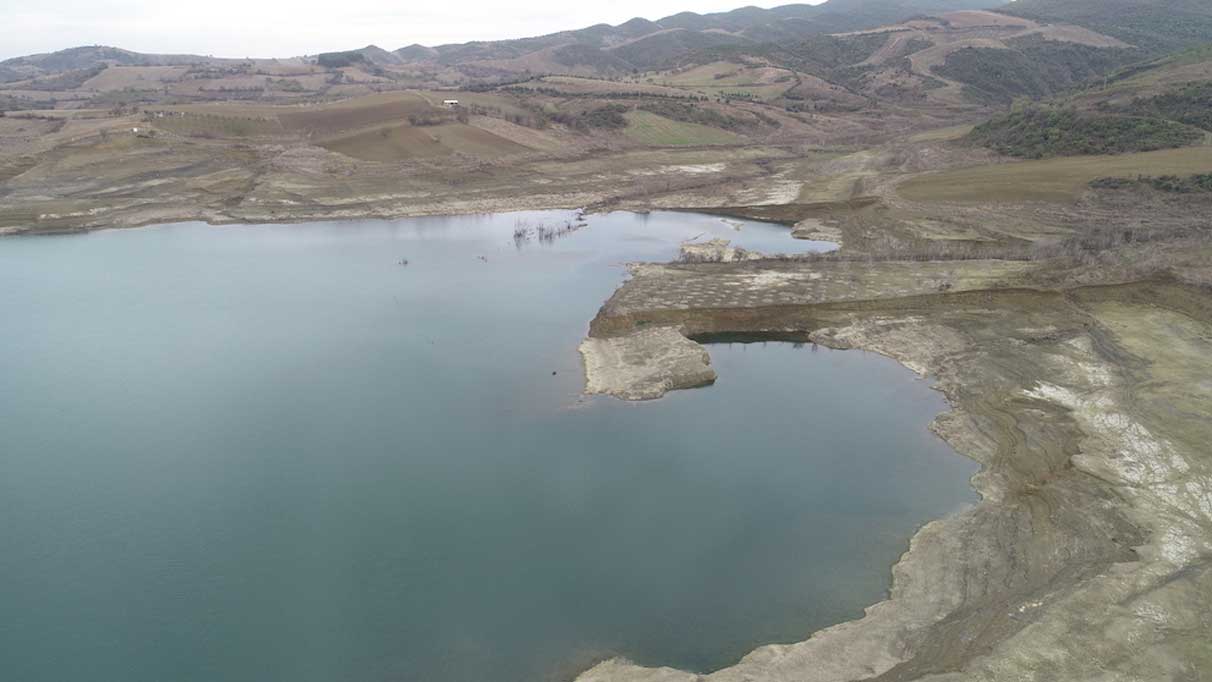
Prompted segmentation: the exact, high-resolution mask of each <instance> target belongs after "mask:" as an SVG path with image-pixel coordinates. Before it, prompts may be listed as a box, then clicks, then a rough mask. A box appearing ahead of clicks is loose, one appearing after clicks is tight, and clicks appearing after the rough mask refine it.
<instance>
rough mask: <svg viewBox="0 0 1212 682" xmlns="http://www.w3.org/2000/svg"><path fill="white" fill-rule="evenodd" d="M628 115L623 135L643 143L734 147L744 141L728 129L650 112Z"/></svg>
mask: <svg viewBox="0 0 1212 682" xmlns="http://www.w3.org/2000/svg"><path fill="white" fill-rule="evenodd" d="M625 116H626V118H627V128H626V129H624V130H623V134H624V135H626V136H627V137H628V138H630V139H632V140H634V141H636V142H639V143H641V144H647V145H653V146H657V147H673V146H692V145H710V144H733V143H736V142H740V141H741V140H742V139H744V138H742V137H741V136H740V135H737V134H735V133H731V132H728V131H727V130H720V129H719V128H712V127H710V126H705V125H699V124H697V123H683V122H681V121H674V120H671V119H668V118H665V117H664V116H657V115H656V114H653V113H651V112H647V111H630V112H628V113H627V114H626V115H625Z"/></svg>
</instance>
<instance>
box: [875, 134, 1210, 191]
mask: <svg viewBox="0 0 1212 682" xmlns="http://www.w3.org/2000/svg"><path fill="white" fill-rule="evenodd" d="M1209 172H1212V147H1210V146H1199V147H1185V148H1182V149H1166V150H1161V151H1153V152H1141V153H1139V154H1121V155H1119V156H1075V157H1068V158H1056V159H1047V160H1043V161H1023V162H1019V163H1003V164H992V165H988V166H977V167H976V168H962V169H957V170H953V171H945V172H942V173H933V174H928V175H919V176H917V177H914V178H911V179H909V180H908V181H906V182H904V183H902V184H901V185H900V186H899V187H898V188H897V191H898V193H899V194H900V195H901V196H902V197H904V198H906V199H910V200H913V201H954V202H965V203H982V202H999V201H1061V202H1066V201H1073V200H1075V199H1076V198H1077V197H1078V196H1079V195H1080V194H1081V193H1082V192H1083V191H1085V189H1086V187H1087V186H1088V184H1089V183H1090V181H1091V180H1094V179H1097V178H1103V177H1108V176H1133V177H1134V176H1136V175H1138V174H1145V175H1193V174H1196V173H1209Z"/></svg>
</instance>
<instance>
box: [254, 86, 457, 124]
mask: <svg viewBox="0 0 1212 682" xmlns="http://www.w3.org/2000/svg"><path fill="white" fill-rule="evenodd" d="M441 111H443V110H442V109H440V108H438V107H434V106H433V105H432V104H430V103H429V102H428V101H427V100H426V99H425V98H424V97H422V96H420V95H418V94H416V93H411V92H397V93H383V94H376V95H368V96H366V97H356V98H354V99H350V100H345V101H342V102H337V103H335V104H322V105H318V106H309V107H289V108H286V109H284V110H281V111H280V113H279V114H278V119H279V120H280V121H282V125H283V126H284V127H285V128H286V129H287V130H289V131H292V132H306V133H310V134H315V135H325V134H332V133H337V132H342V131H346V130H355V129H357V128H365V127H367V126H373V125H378V124H383V123H392V122H400V121H403V120H406V119H407V118H408V117H409V116H410V115H416V114H432V113H435V112H441Z"/></svg>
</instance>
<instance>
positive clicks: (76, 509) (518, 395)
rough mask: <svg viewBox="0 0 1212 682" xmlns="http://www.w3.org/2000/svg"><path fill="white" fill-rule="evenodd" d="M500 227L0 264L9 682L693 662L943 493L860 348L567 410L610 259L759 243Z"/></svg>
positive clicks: (680, 231) (909, 402)
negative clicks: (664, 393)
mask: <svg viewBox="0 0 1212 682" xmlns="http://www.w3.org/2000/svg"><path fill="white" fill-rule="evenodd" d="M558 215H563V214H543V215H540V214H532V215H529V216H525V218H526V219H529V220H531V221H532V222H535V223H537V222H539V221H540V220H549V221H550V220H553V219H554V217H555V216H558ZM516 220H518V217H517V216H513V215H501V216H491V217H463V218H434V219H421V220H407V221H399V222H365V223H341V224H310V225H299V226H259V227H207V226H202V225H194V224H190V225H175V226H167V227H158V228H154V229H142V230H127V231H112V232H101V233H95V234H89V235H80V236H71V237H45V238H21V239H6V240H2V241H0V613H3V614H4V615H3V618H2V619H0V678H3V679H5V680H15V681H16V680H19V681H21V682H52V681H53V682H66V681H75V680H98V681H100V680H104V681H115V682H163V681H168V680H171V681H174V682H194V681H197V682H203V681H205V682H215V681H218V680H223V681H243V680H248V681H257V682H267V681H278V680H281V681H283V682H287V681H289V682H335V681H349V682H370V681H379V680H410V681H411V680H421V681H425V682H478V681H481V680H483V681H489V680H491V681H493V682H520V681H523V680H525V681H530V680H546V679H560V678H561V676H562V677H565V678H567V677H571V676H572V675H573V674H575V673H576V672H577V671H579V670H580V669H582V668H584V667H586V666H588V665H590V664H591V663H592V662H594V661H595V660H597V659H599V658H601V657H605V656H608V655H613V654H622V655H626V656H628V657H631V658H633V659H636V660H638V661H641V662H644V663H648V664H663V665H675V666H682V667H687V668H692V669H696V670H701V671H705V670H710V669H715V668H718V667H721V666H724V665H727V664H729V663H731V662H734V661H735V660H737V659H738V658H739V657H740V656H742V655H743V654H744V653H746V652H747V651H748V650H750V649H752V648H753V647H754V646H757V645H760V644H763V643H769V642H777V641H796V640H799V639H803V638H804V637H805V636H807V635H808V634H809V633H811V632H812V631H813V630H815V629H817V628H819V627H822V626H826V625H829V624H832V623H836V622H840V621H843V620H848V619H851V618H853V617H856V616H858V615H860V614H861V608H862V607H863V606H865V605H867V604H870V603H872V602H875V601H877V600H879V599H881V598H882V597H883V596H884V594H885V591H886V589H887V583H888V580H889V566H890V565H891V564H892V563H893V562H894V561H895V560H896V559H897V557H898V556H899V555H900V554H901V553H902V552H903V551H904V549H905V547H906V543H907V540H908V538H909V537H910V535H911V534H912V533H913V532H914V530H915V529H916V528H917V527H918V526H919V525H920V524H922V523H923V522H925V521H927V520H929V519H931V518H934V517H938V516H940V515H943V514H945V513H947V512H949V511H952V510H954V509H955V508H956V507H957V506H960V505H962V504H964V503H966V502H967V501H969V499H970V497H971V493H970V491H969V488H968V485H967V479H968V477H969V476H970V475H971V474H972V473H973V471H974V465H973V464H972V463H970V462H968V461H967V460H965V459H962V458H961V457H959V456H957V455H955V454H954V453H951V452H950V451H949V450H948V449H947V448H946V447H945V446H944V445H943V444H942V443H941V442H939V441H938V440H937V439H935V438H934V437H933V436H932V435H931V434H930V433H929V432H928V431H927V429H926V426H927V424H928V422H929V421H930V419H931V418H932V417H933V416H934V415H935V414H937V413H938V412H940V411H941V410H943V409H944V404H943V402H942V400H941V398H940V397H939V396H938V395H937V394H935V393H934V392H932V391H930V390H929V388H928V386H927V385H926V384H925V383H923V382H921V381H919V380H917V379H916V378H915V377H914V376H912V375H911V374H910V373H909V372H907V371H905V370H904V369H902V368H900V367H898V366H897V365H895V364H894V363H892V362H890V361H888V360H886V359H883V358H879V357H876V356H871V355H864V354H860V353H838V352H828V351H824V350H821V351H818V352H813V351H812V350H811V349H810V348H795V347H792V346H791V345H788V344H778V343H771V344H765V345H713V346H712V347H711V353H712V357H713V360H714V362H715V364H716V365H717V367H718V370H719V372H720V376H721V379H720V381H719V383H718V384H717V385H716V386H715V387H713V388H709V389H703V390H698V391H691V392H682V393H677V394H673V395H671V396H669V397H668V398H667V399H665V400H663V401H659V402H656V403H646V404H641V405H631V404H624V403H620V402H616V401H612V400H609V399H600V400H591V401H582V400H578V392H579V390H580V386H581V373H580V359H579V356H578V355H577V353H576V346H577V344H578V343H579V342H580V340H581V338H582V336H583V334H584V332H585V329H586V327H587V324H588V321H589V320H590V318H591V317H592V316H593V314H594V312H595V311H596V310H597V308H598V306H599V305H600V304H601V303H602V301H604V300H605V299H606V298H607V297H608V296H609V294H610V292H611V291H612V290H613V289H614V288H615V287H616V286H617V285H618V284H619V282H620V281H621V280H622V279H623V277H624V271H623V270H622V269H621V268H620V267H618V264H619V263H621V262H624V261H627V260H634V259H665V258H668V257H670V256H671V255H672V254H673V253H674V252H675V251H676V244H677V242H678V241H679V240H680V239H684V238H687V237H691V236H694V235H697V234H699V233H701V232H708V233H711V234H716V233H718V234H719V235H720V236H727V237H732V238H734V239H736V240H737V241H738V242H739V243H740V244H741V245H743V246H747V247H751V248H755V249H758V250H763V249H764V250H769V251H777V250H780V249H781V247H786V246H790V245H792V244H791V242H790V241H789V240H788V239H787V236H786V230H785V228H778V227H773V226H765V225H759V224H753V223H747V224H746V225H745V227H744V229H743V230H742V231H741V232H739V233H735V232H733V231H732V230H731V229H730V228H728V227H727V226H724V225H723V224H722V223H721V222H720V221H718V220H717V219H714V218H709V217H705V216H692V215H678V214H653V215H651V216H648V217H642V216H634V215H631V214H612V215H610V216H601V217H595V218H592V219H591V226H590V227H589V228H587V229H585V230H582V231H580V232H577V233H575V234H573V235H571V236H568V237H566V238H563V239H560V240H558V241H556V242H555V243H553V244H541V243H529V244H525V245H523V246H522V247H521V248H516V247H515V244H514V243H513V242H512V239H511V235H512V232H513V229H514V225H515V222H516ZM800 246H801V247H802V246H803V245H800ZM481 255H482V256H485V257H486V258H487V262H484V261H482V260H480V259H479V258H477V257H478V256H481ZM402 258H407V259H408V260H409V261H410V265H408V266H407V267H402V266H400V265H398V264H397V263H398V261H399V260H400V259H402ZM552 372H556V374H555V375H554V376H553V375H552Z"/></svg>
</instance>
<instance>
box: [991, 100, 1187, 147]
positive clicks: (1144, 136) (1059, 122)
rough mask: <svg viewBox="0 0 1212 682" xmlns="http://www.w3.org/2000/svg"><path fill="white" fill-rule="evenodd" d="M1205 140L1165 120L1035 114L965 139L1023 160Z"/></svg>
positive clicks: (1005, 119) (994, 123)
mask: <svg viewBox="0 0 1212 682" xmlns="http://www.w3.org/2000/svg"><path fill="white" fill-rule="evenodd" d="M1203 138H1204V134H1203V133H1202V132H1201V131H1199V130H1196V129H1193V128H1191V127H1190V126H1187V125H1183V124H1182V123H1178V122H1175V121H1171V120H1168V119H1165V118H1159V117H1153V116H1122V115H1108V114H1090V113H1082V112H1078V111H1074V110H1072V109H1059V110H1047V109H1036V108H1031V109H1026V110H1023V111H1017V112H1014V113H1012V114H1008V115H1006V116H1001V117H998V118H995V119H993V120H991V121H989V122H988V123H984V124H981V125H979V126H977V127H976V128H975V129H974V130H973V131H972V133H971V134H970V135H969V139H971V140H972V141H974V142H976V143H978V144H981V145H984V146H986V147H989V148H991V149H993V150H995V151H997V152H999V153H1001V154H1006V155H1008V156H1017V157H1020V158H1027V159H1043V158H1048V157H1052V156H1082V155H1090V154H1123V153H1128V152H1148V151H1154V150H1157V149H1171V148H1175V147H1184V146H1187V145H1190V144H1195V143H1197V142H1199V141H1201V140H1202V139H1203Z"/></svg>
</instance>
